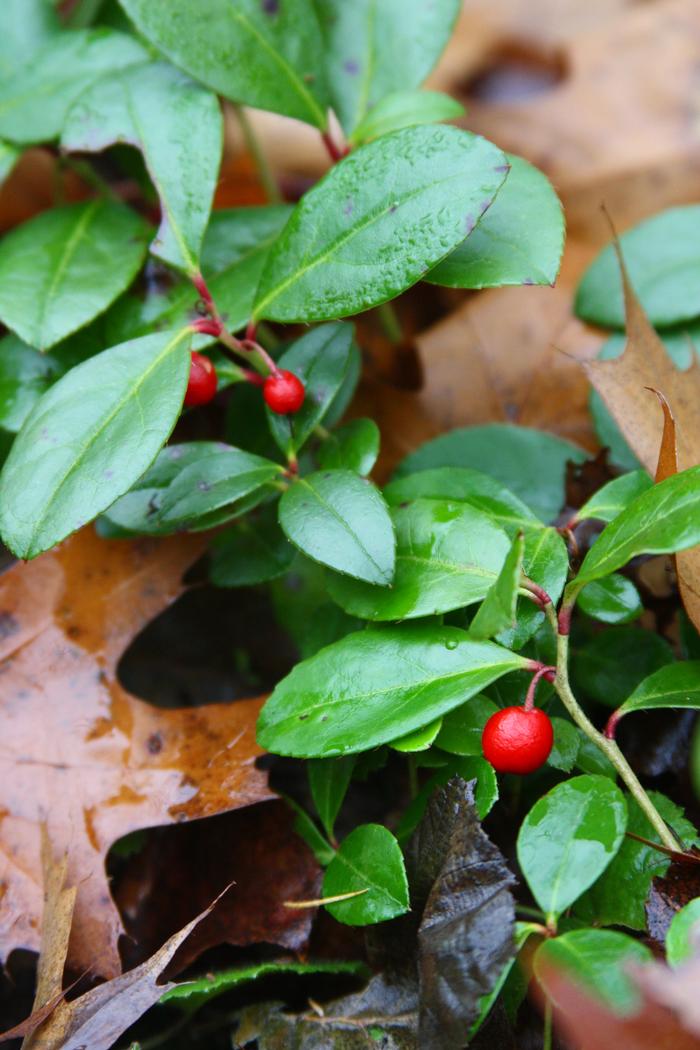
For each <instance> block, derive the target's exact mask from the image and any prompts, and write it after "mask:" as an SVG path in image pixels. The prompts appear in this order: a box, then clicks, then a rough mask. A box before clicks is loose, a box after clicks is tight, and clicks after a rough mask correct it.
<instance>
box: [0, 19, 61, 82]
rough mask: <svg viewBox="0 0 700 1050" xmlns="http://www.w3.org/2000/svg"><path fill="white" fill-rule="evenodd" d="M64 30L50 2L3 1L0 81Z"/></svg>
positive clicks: (0, 32)
mask: <svg viewBox="0 0 700 1050" xmlns="http://www.w3.org/2000/svg"><path fill="white" fill-rule="evenodd" d="M59 31H60V22H59V20H58V14H57V13H56V10H55V8H54V6H53V4H51V3H49V2H47V0H3V3H2V4H0V81H5V80H8V79H9V77H10V74H11V73H13V71H14V70H15V69H18V68H19V67H20V66H22V65H25V64H26V63H28V61H29V59H30V58H31V57H32V55H34V54H35V53H36V52H37V51H38V50H39V49H40V48H41V47H42V46H43V45H44V44H46V43H47V42H48V41H49V40H51V39H52V37H55V36H56V35H57V33H58V32H59Z"/></svg>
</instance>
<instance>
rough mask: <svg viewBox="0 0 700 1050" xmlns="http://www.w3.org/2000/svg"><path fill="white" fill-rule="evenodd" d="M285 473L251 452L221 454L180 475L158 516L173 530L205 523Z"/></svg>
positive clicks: (167, 491) (229, 451) (207, 458)
mask: <svg viewBox="0 0 700 1050" xmlns="http://www.w3.org/2000/svg"><path fill="white" fill-rule="evenodd" d="M281 472H282V467H280V465H279V463H273V462H272V461H271V460H269V459H264V458H263V457H262V456H255V455H253V454H252V453H251V452H243V451H242V450H241V449H238V448H229V449H226V450H220V451H217V452H216V453H213V454H212V455H210V456H206V457H203V458H201V459H198V460H197V462H195V463H191V464H190V465H189V466H186V467H185V468H184V469H183V470H181V471H180V472H179V474H178V475H177V477H176V478H175V479H174V481H172V482H171V484H170V485H169V486H168V488H167V489H166V490H165V492H164V493H163V497H162V500H161V505H160V510H159V512H158V517H159V519H160V521H161V522H162V523H163V524H166V525H168V526H170V527H173V526H178V527H184V528H188V527H191V526H192V525H195V524H197V522H198V521H199V522H200V524H201V523H203V522H202V519H204V518H208V517H209V516H210V515H212V514H213V512H215V511H220V510H222V509H226V508H228V509H229V510H231V508H232V505H233V504H235V503H236V502H237V501H239V500H242V499H243V497H244V496H249V495H251V494H252V493H256V492H259V490H260V489H261V488H262V487H263V486H265V485H268V484H269V483H270V482H271V481H274V480H275V479H276V478H278V477H279V475H280V473H281Z"/></svg>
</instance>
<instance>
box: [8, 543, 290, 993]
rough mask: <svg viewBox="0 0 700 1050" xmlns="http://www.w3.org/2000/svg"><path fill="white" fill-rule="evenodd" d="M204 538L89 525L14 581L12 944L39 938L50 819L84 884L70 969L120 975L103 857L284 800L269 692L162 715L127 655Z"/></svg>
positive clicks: (19, 571) (72, 876)
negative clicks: (145, 535)
mask: <svg viewBox="0 0 700 1050" xmlns="http://www.w3.org/2000/svg"><path fill="white" fill-rule="evenodd" d="M201 549H202V548H201V540H199V539H197V538H195V537H175V538H173V539H171V540H166V541H163V540H158V541H152V540H137V541H134V542H131V541H129V542H126V541H104V540H100V539H98V538H97V536H96V535H95V534H94V532H93V531H92V530H91V529H85V530H83V531H82V532H81V533H78V534H77V535H76V536H74V537H73V538H71V539H70V540H69V541H67V542H66V543H64V544H62V545H61V546H60V547H59V548H58V549H56V550H55V551H51V552H49V553H47V554H45V555H42V556H41V557H40V558H37V559H36V560H35V561H33V562H31V563H30V564H27V565H16V566H14V567H13V568H12V569H10V570H9V571H8V572H7V573H5V575H4V576H3V577H2V578H1V579H0V674H1V675H2V681H3V691H2V700H1V702H0V703H1V709H2V719H3V738H2V744H1V745H0V785H1V786H0V812H1V813H2V820H1V821H0V884H2V886H3V890H4V895H3V908H2V916H1V917H0V955H2V956H3V957H6V956H7V954H9V952H10V951H12V950H13V949H14V948H19V947H23V948H30V949H34V950H37V949H38V948H39V944H40V927H41V912H42V877H41V860H40V839H41V833H40V826H41V824H42V823H45V824H46V827H47V830H48V834H49V837H50V839H51V842H52V845H53V848H54V851H55V852H56V853H57V854H58V855H60V854H62V853H64V852H65V853H67V855H68V880H69V882H70V883H71V884H72V885H75V886H77V897H76V902H75V914H74V919H73V928H72V933H71V940H70V947H69V952H68V965H69V967H72V968H74V969H75V970H76V971H78V972H82V971H84V970H87V969H90V970H91V971H92V972H93V973H94V974H99V975H102V976H105V977H111V976H114V975H115V974H118V973H119V971H120V961H119V955H118V952H117V940H118V938H119V935H120V934H121V933H122V924H121V920H120V917H119V914H118V912H117V909H116V907H115V905H114V902H113V900H112V898H111V896H110V892H109V887H108V884H107V878H106V874H105V868H104V860H105V855H106V853H107V851H108V849H109V847H110V845H111V844H112V842H114V841H115V839H117V838H119V837H121V836H122V835H125V834H127V833H128V832H130V831H134V830H136V829H138V828H144V827H151V826H154V825H159V824H171V823H174V822H176V821H187V820H193V819H196V818H198V817H206V816H211V815H213V814H215V813H221V812H224V811H227V810H231V809H236V808H237V807H240V806H246V805H250V804H251V803H253V802H259V801H262V800H264V799H268V798H271V797H273V796H272V794H271V792H270V791H269V789H268V787H267V784H266V777H265V774H264V773H262V772H261V771H259V770H257V769H256V768H255V758H256V757H257V756H258V755H259V754H260V750H259V748H258V747H257V745H256V743H255V719H256V717H257V713H258V710H259V707H260V701H258V700H244V701H238V702H236V703H234V704H212V705H208V706H205V707H199V708H188V709H183V710H169V711H165V710H158V709H156V708H153V707H151V706H150V705H149V704H147V703H144V702H142V701H140V700H138V699H136V698H135V697H133V696H131V695H130V694H129V693H127V692H126V690H124V689H123V688H122V686H121V685H120V684H119V681H118V679H117V673H116V668H117V662H118V660H119V658H120V656H121V654H122V653H123V651H124V650H125V649H126V648H127V646H128V645H129V643H130V642H131V641H132V640H133V638H134V637H135V636H136V635H137V634H138V633H139V631H140V630H141V629H142V628H143V627H144V626H145V625H146V624H147V623H148V622H149V620H151V619H152V618H153V617H154V616H155V615H157V614H158V613H160V612H161V611H162V610H163V609H165V608H166V607H167V606H168V605H169V604H170V603H171V602H172V601H173V600H174V599H175V598H176V597H177V596H178V594H179V593H180V592H181V590H182V584H181V579H182V575H183V573H184V571H185V570H186V568H187V567H188V566H189V565H191V564H192V562H193V561H194V560H195V559H196V557H197V556H198V554H199V553H200V550H201Z"/></svg>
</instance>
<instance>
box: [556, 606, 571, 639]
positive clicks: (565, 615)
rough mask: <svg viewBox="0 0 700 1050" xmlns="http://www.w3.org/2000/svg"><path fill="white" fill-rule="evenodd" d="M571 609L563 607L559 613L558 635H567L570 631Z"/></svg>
mask: <svg viewBox="0 0 700 1050" xmlns="http://www.w3.org/2000/svg"><path fill="white" fill-rule="evenodd" d="M571 612H572V610H571V607H570V606H564V608H563V609H561V610H560V612H559V619H558V624H559V634H563V635H567V634H568V633H569V632H570V630H571Z"/></svg>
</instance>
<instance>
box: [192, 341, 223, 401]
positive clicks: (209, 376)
mask: <svg viewBox="0 0 700 1050" xmlns="http://www.w3.org/2000/svg"><path fill="white" fill-rule="evenodd" d="M215 393H216V369H215V368H214V366H213V364H212V363H211V361H210V360H209V358H208V357H205V356H204V354H198V353H197V351H196V350H193V351H192V361H191V364H190V378H189V380H188V382H187V391H186V393H185V404H186V405H190V406H192V405H206V403H207V402H208V401H211V399H212V398H213V396H214V394H215Z"/></svg>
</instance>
